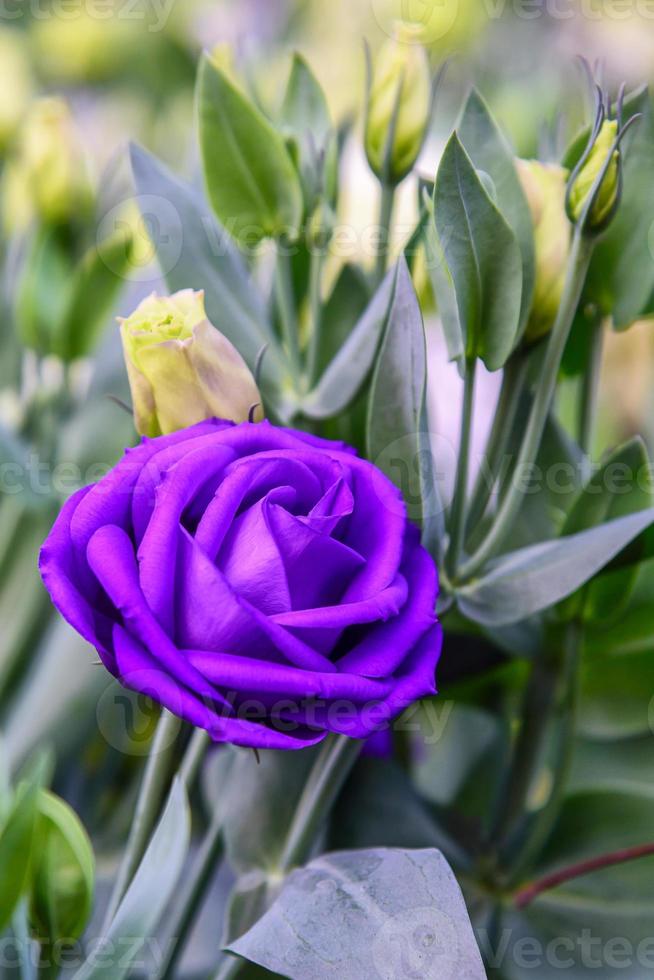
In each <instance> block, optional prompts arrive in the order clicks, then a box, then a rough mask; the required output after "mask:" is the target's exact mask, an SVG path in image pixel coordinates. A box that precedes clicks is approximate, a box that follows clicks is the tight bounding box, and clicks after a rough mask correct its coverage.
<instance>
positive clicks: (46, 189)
mask: <svg viewBox="0 0 654 980" xmlns="http://www.w3.org/2000/svg"><path fill="white" fill-rule="evenodd" d="M91 201H92V192H91V185H90V181H89V177H88V173H87V170H86V160H85V158H84V153H83V151H82V148H81V145H80V143H79V140H78V137H77V133H76V131H75V126H74V123H73V118H72V116H71V113H70V110H69V108H68V106H67V105H66V103H65V102H64V101H63V99H59V98H54V97H53V98H50V97H48V98H43V99H38V100H37V101H36V102H34V103H32V106H31V108H30V111H29V112H28V114H27V116H26V118H25V121H24V123H23V126H22V128H21V131H20V134H19V136H18V140H17V143H16V146H15V147H14V150H13V152H12V154H11V157H10V159H9V161H8V163H7V169H6V171H5V174H4V177H3V211H4V220H5V226H6V228H7V230H8V231H10V232H12V231H16V232H20V231H23V230H24V229H25V228H26V227H27V226H28V225H29V224H30V223H31V222H32V221H33V220H35V219H39V220H41V221H42V222H44V223H46V224H58V223H61V222H65V221H67V220H70V219H71V218H73V217H78V216H79V215H80V212H84V211H88V210H90V206H91Z"/></svg>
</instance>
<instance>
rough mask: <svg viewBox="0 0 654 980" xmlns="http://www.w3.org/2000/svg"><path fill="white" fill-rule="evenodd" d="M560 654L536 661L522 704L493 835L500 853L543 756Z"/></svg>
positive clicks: (538, 658) (555, 689)
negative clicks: (518, 726)
mask: <svg viewBox="0 0 654 980" xmlns="http://www.w3.org/2000/svg"><path fill="white" fill-rule="evenodd" d="M559 662H560V654H559V651H558V649H556V650H555V651H554V653H553V655H552V653H551V652H550V651H549V649H545V650H543V652H542V654H541V655H540V656H539V657H537V659H536V660H535V661H534V663H533V665H532V668H531V673H530V676H529V681H528V684H527V689H526V691H525V695H524V700H523V705H522V722H521V725H520V731H519V734H518V739H517V742H516V746H515V751H514V754H513V761H512V764H511V768H510V771H509V775H508V779H507V784H506V787H505V790H504V792H503V794H502V805H501V810H500V813H499V816H498V819H497V821H496V823H495V827H494V829H493V833H492V836H491V839H492V842H493V847H494V849H495V851H496V853H497V852H499V851H500V850H501V849H502V848H503V846H504V845H505V844H506V841H507V840H508V839H509V838H510V837H511V835H512V833H513V831H514V830H515V829H516V825H517V823H518V821H519V819H520V818H521V817H522V815H523V813H524V812H525V809H526V805H527V798H528V795H529V790H530V789H531V786H532V783H533V778H534V770H535V768H536V765H537V763H538V760H539V758H540V756H541V750H542V746H543V744H544V741H545V736H546V734H547V730H548V726H549V724H550V720H551V717H552V712H553V709H554V707H555V705H556V692H557V686H558V683H559V674H560V669H559Z"/></svg>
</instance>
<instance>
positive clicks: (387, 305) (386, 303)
mask: <svg viewBox="0 0 654 980" xmlns="http://www.w3.org/2000/svg"><path fill="white" fill-rule="evenodd" d="M397 274H398V266H396V267H395V268H393V269H391V270H390V271H389V272H388V273H387V275H386V277H385V278H384V280H383V282H382V283H381V285H380V286H379V288H378V290H377V292H376V293H375V295H374V296H373V297H372V299H371V300H370V303H369V304H368V306H367V307H366V309H365V311H364V313H363V315H362V316H361V317H360V319H359V321H358V323H357V325H356V326H355V327H354V329H353V330H352V332H351V333H350V335H349V337H348V339H347V341H346V342H345V344H344V345H343V346H342V347H341V349H340V350H339V352H338V353H337V354H336V356H335V357H334V358H333V360H332V361H331V362H330V363H329V365H328V367H327V368H326V370H325V372H324V374H323V376H322V377H321V378H320V380H319V382H318V384H317V385H316V387H315V388H314V389H313V391H310V392H309V394H308V395H307V396H306V398H305V399H304V400H303V402H302V405H301V409H302V412H303V413H304V414H305V415H306V416H307V417H308V418H310V419H328V418H330V416H333V415H338V414H339V413H340V412H342V411H343V410H344V409H345V408H347V406H348V405H349V404H350V402H351V401H352V400H353V399H354V398H355V396H356V395H357V394H358V392H359V391H360V389H361V387H362V385H363V383H364V382H365V380H366V378H367V377H368V374H369V373H370V369H371V367H372V365H373V362H374V359H375V353H376V351H377V347H378V346H379V341H380V339H381V337H382V335H383V333H384V328H385V326H386V324H387V322H388V318H389V316H390V311H391V309H392V304H393V301H394V296H395V288H396V282H397Z"/></svg>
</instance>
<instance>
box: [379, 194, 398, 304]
mask: <svg viewBox="0 0 654 980" xmlns="http://www.w3.org/2000/svg"><path fill="white" fill-rule="evenodd" d="M394 206H395V186H394V185H393V184H389V183H386V182H382V184H381V200H380V203H379V239H380V240H379V250H378V252H377V260H376V263H375V276H374V286H375V288H376V287H377V286H378V285H379V284H380V282H381V281H382V279H383V278H384V275H385V274H386V269H387V266H388V256H389V253H390V244H391V225H392V222H393V208H394Z"/></svg>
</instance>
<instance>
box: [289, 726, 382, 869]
mask: <svg viewBox="0 0 654 980" xmlns="http://www.w3.org/2000/svg"><path fill="white" fill-rule="evenodd" d="M362 748H363V742H361V741H359V740H357V739H352V738H348V737H347V736H346V735H328V736H327V738H326V739H325V741H324V743H323V748H322V750H321V752H320V755H319V756H318V758H317V759H316V762H315V765H314V767H313V770H312V771H311V773H310V775H309V779H308V780H307V784H306V786H305V788H304V792H303V793H302V796H301V798H300V802H299V803H298V806H297V810H296V811H295V816H294V817H293V821H292V823H291V826H290V829H289V832H288V836H287V838H286V844H285V847H284V851H283V853H282V856H281V859H280V863H279V870H280V871H281V872H282V873H283V874H286V873H288V872H289V871H291V870H292V868H294V867H296V866H297V865H299V864H302V863H303V862H304V861H305V860H306V859H307V857H308V856H309V854H310V853H311V848H312V847H313V845H314V843H315V840H316V837H317V835H318V832H319V830H320V827H321V825H322V823H323V822H324V820H326V818H327V816H328V815H329V812H330V810H331V808H332V807H333V805H334V803H335V802H336V799H337V797H338V794H339V793H340V791H341V789H342V788H343V785H344V783H345V780H346V779H347V777H348V776H349V774H350V771H351V769H352V767H353V766H354V763H355V762H356V760H357V758H358V756H359V753H360V752H361V749H362Z"/></svg>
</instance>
